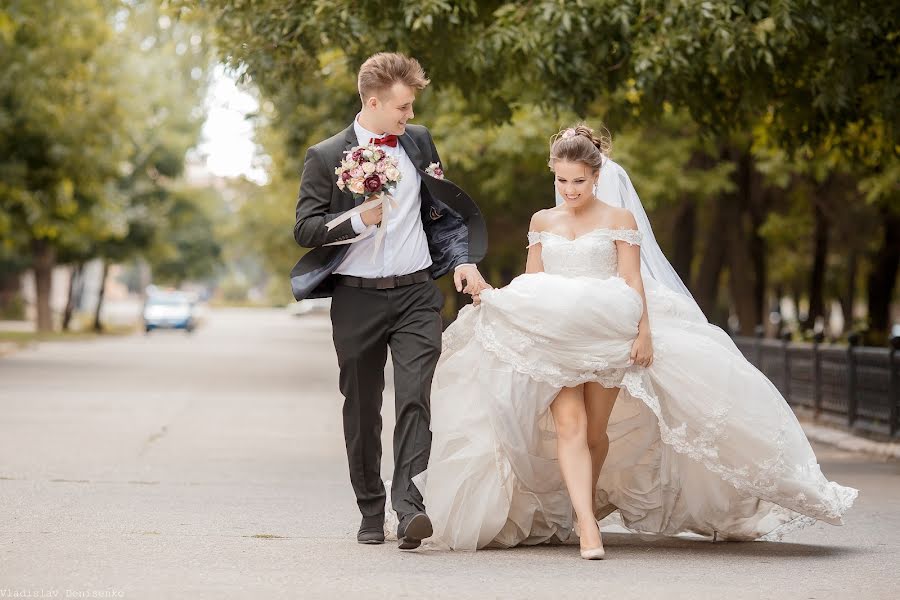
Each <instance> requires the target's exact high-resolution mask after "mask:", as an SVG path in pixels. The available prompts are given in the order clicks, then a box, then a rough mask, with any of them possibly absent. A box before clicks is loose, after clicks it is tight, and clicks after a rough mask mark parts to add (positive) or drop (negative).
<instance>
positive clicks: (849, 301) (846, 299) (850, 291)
mask: <svg viewBox="0 0 900 600" xmlns="http://www.w3.org/2000/svg"><path fill="white" fill-rule="evenodd" d="M858 271H859V253H858V252H857V251H856V250H851V251H850V255H849V256H848V257H847V279H846V280H845V284H844V296H843V297H842V298H841V313H842V315H843V317H844V331H842V332H841V333H844V332H847V331H850V330H851V329H853V301H854V300H855V299H856V276H857V273H858Z"/></svg>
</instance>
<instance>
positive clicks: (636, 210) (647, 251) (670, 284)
mask: <svg viewBox="0 0 900 600" xmlns="http://www.w3.org/2000/svg"><path fill="white" fill-rule="evenodd" d="M604 159H605V160H604V161H603V166H602V167H601V168H600V178H599V180H598V182H597V184H596V185H595V186H594V195H595V196H597V198H599V199H600V200H601V201H602V202H605V203H606V204H609V205H611V206H618V207H622V208H627V209H628V210H629V211H630V212H631V214H632V215H634V220H635V221H636V222H637V226H638V230H639V231H640V232H641V236H642V241H641V276H642V277H643V279H644V285H645V287H647V289H648V290H649V289H651V288H652V285H653V283H652V282H654V281H655V282H656V283H659V284H660V285H663V286H665V287H666V288H668V289H669V290H671V291H673V292H676V293H678V294H681V295H683V296H686V297H687V299H688V300H689V301H690V303H691V304H692V305H693V306H694V307H695V308H696V309H697V312H698V313H700V314H703V311H702V310H700V307H699V306H698V305H697V302H696V300H694V297H693V296H692V295H691V292H690V290H688V288H687V286H686V285H684V282H683V281H682V280H681V277H679V276H678V273H677V272H676V271H675V269H674V268H673V267H672V265H671V264H670V263H669V261H668V259H666V255H665V254H663V251H662V249H661V248H660V247H659V243H657V241H656V236H654V235H653V228H652V227H651V226H650V219H649V218H647V211H645V210H644V206H643V204H641V199H640V198H639V197H638V195H637V191H635V189H634V186H633V185H632V184H631V178H630V177H628V173H626V172H625V169H623V168H622V167H621V166H620V165H619V164H618V163H617V162H615V161H613V160H612V159H610V158H608V157H605V156H604ZM554 190H556V186H555V185H554ZM562 203H563V199H562V196H560V195H559V192H558V191H556V205H557V206H559V205H560V204H562ZM648 280H652V281H648Z"/></svg>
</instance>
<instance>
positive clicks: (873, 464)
mask: <svg viewBox="0 0 900 600" xmlns="http://www.w3.org/2000/svg"><path fill="white" fill-rule="evenodd" d="M336 381H337V373H336V360H335V358H334V352H333V349H332V347H331V338H330V325H329V322H328V320H327V318H326V317H323V316H307V317H302V318H291V317H288V316H287V315H285V314H283V313H282V312H281V311H267V310H246V311H217V312H214V313H213V314H212V316H211V320H210V322H209V324H208V326H207V327H206V328H205V329H203V330H201V331H199V332H197V333H196V334H194V335H193V336H187V335H185V334H181V333H172V334H166V333H160V334H155V335H151V336H149V337H144V336H135V337H132V338H118V337H117V338H111V339H101V340H96V341H84V342H57V343H45V344H42V345H41V346H40V347H39V348H37V349H29V350H25V351H22V352H19V353H16V354H14V355H13V356H10V357H7V358H4V359H0V597H4V594H5V597H10V596H12V595H13V594H15V593H18V594H19V595H20V596H19V597H22V596H23V595H24V594H26V593H27V594H31V597H40V596H39V595H40V594H43V595H44V597H53V596H52V594H54V593H55V594H56V596H55V597H60V598H65V597H67V591H68V597H125V598H174V597H192V598H194V597H196V598H232V597H234V598H237V597H240V598H245V597H276V598H277V597H284V598H320V597H321V598H333V597H341V598H357V597H360V598H362V597H365V598H380V597H419V598H421V597H427V598H461V597H465V598H560V597H564V598H577V597H584V598H598V597H604V598H616V599H630V598H641V599H645V598H662V597H665V598H691V599H698V598H722V597H728V598H779V599H781V598H800V599H808V598H816V599H823V600H824V599H829V600H830V599H832V598H845V597H848V596H851V595H852V597H854V598H859V599H869V598H896V597H898V596H897V595H896V594H895V593H892V592H891V590H892V589H894V588H895V587H897V586H898V583H900V575H898V572H897V568H896V567H897V563H898V548H900V544H898V541H897V537H898V533H900V463H896V462H883V461H879V460H876V459H871V458H869V457H866V456H859V455H851V454H847V453H844V452H840V451H835V450H831V449H829V448H827V447H817V451H818V453H819V457H820V460H821V462H822V463H823V468H824V470H825V473H826V474H827V475H828V476H829V477H831V478H834V479H836V480H838V481H840V482H841V483H844V484H848V485H853V486H856V487H858V488H860V489H861V490H862V494H861V497H860V500H859V501H858V503H857V506H856V507H855V509H854V510H853V511H852V512H851V513H850V514H849V516H848V519H847V521H848V523H847V525H846V526H845V527H831V526H828V525H817V526H814V527H811V528H809V529H807V530H805V531H802V532H800V533H798V534H795V535H794V536H793V537H791V538H790V539H789V541H788V542H782V543H760V542H757V543H745V544H723V543H717V544H712V543H709V542H698V541H690V540H684V539H661V540H660V539H656V540H647V539H641V538H640V537H638V536H632V535H628V534H624V533H618V534H616V533H610V534H607V535H606V536H605V541H606V546H607V549H608V557H609V559H608V560H605V561H601V562H587V561H582V560H580V559H578V558H576V549H575V548H574V547H565V546H557V547H539V548H521V549H513V550H503V551H499V550H497V551H485V552H480V553H477V554H462V553H460V554H453V553H439V552H416V553H401V552H400V551H398V550H397V549H396V548H395V547H394V546H393V545H390V544H386V545H384V546H359V545H358V544H356V543H355V537H354V534H355V531H356V526H357V524H358V517H357V512H356V508H355V504H354V501H353V496H352V492H351V489H350V485H349V480H348V476H347V469H346V462H345V457H344V449H343V439H342V436H341V433H340V431H341V428H340V406H341V399H340V397H339V395H338V393H337V383H336ZM391 393H392V392H391V390H390V388H389V389H388V390H387V392H386V398H387V401H386V402H385V405H386V411H385V415H386V427H385V430H386V431H385V433H386V440H388V442H387V443H386V445H385V450H386V452H385V454H386V456H385V462H386V464H388V463H389V461H390V452H389V449H390V443H389V438H388V436H389V435H390V427H389V426H387V423H389V422H391V420H392V418H393V417H392V411H391V410H390V408H389V407H390V403H391V402H392V400H391V397H392V396H391ZM385 472H386V473H387V472H388V471H387V470H386V471H385Z"/></svg>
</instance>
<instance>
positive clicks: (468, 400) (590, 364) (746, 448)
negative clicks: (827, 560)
mask: <svg viewBox="0 0 900 600" xmlns="http://www.w3.org/2000/svg"><path fill="white" fill-rule="evenodd" d="M608 153H609V147H608V143H607V140H605V139H599V138H598V137H597V136H596V135H595V133H594V132H593V130H591V129H590V128H589V127H587V126H585V125H579V126H576V127H573V128H568V129H565V130H563V131H562V132H560V133H559V134H557V135H556V136H554V139H553V141H552V144H551V149H550V162H549V164H550V167H551V168H552V170H553V171H554V173H555V179H556V190H557V202H559V203H560V204H559V205H558V206H557V207H555V208H551V209H548V210H542V211H540V212H538V213H537V214H535V215H534V217H533V218H532V221H531V227H530V229H531V231H529V233H528V260H527V266H526V273H525V274H523V275H520V276H519V277H517V278H516V279H514V280H513V281H512V282H511V283H510V284H509V285H508V286H506V287H504V288H500V289H486V290H484V291H482V292H481V294H480V297H478V298H476V305H471V306H467V307H465V308H463V309H462V310H461V311H460V313H459V317H458V318H457V320H456V321H455V322H454V323H453V324H452V325H451V326H450V327H449V328H448V329H447V331H446V332H445V334H444V342H443V346H444V348H443V353H442V355H441V358H440V362H439V363H438V366H437V371H436V373H435V376H434V383H433V388H432V397H431V408H432V418H431V428H432V432H433V440H432V448H431V457H430V460H429V466H428V470H427V471H425V472H423V473H422V474H421V475H419V476H418V477H417V478H416V479H415V480H414V481H415V483H416V485H417V486H418V487H419V489H420V490H422V491H423V495H424V499H425V505H426V506H427V507H428V514H429V516H430V517H431V520H432V522H433V524H434V537H432V539H431V541H432V543H433V544H436V545H438V546H442V547H448V548H451V549H455V550H475V549H477V548H483V547H486V546H499V547H509V546H514V545H517V544H538V543H541V542H545V541H548V540H551V539H552V540H566V539H568V538H569V537H570V536H571V535H572V533H573V529H574V530H575V531H576V532H577V534H578V535H579V537H580V543H581V556H582V557H583V558H588V559H591V558H602V557H603V555H604V550H603V545H602V542H601V536H600V530H599V526H598V523H597V519H603V518H604V517H607V516H614V515H613V513H617V514H618V517H620V519H621V523H622V524H624V526H625V527H627V528H628V529H630V530H632V531H635V532H647V533H657V534H666V535H675V534H678V533H688V532H690V533H695V534H701V535H705V536H711V537H713V538H715V539H727V540H753V539H758V538H762V537H763V536H767V539H777V537H776V536H780V535H781V534H783V533H784V532H786V531H787V530H792V529H794V528H798V527H801V526H804V525H808V524H810V523H813V522H815V521H816V520H821V521H825V522H827V523H831V524H834V525H839V524H841V522H842V521H841V516H842V514H843V513H844V512H845V511H846V510H847V509H848V508H849V507H850V506H851V504H852V503H853V501H854V499H855V498H856V495H857V491H856V490H855V489H851V488H847V487H842V486H840V485H838V484H836V483H833V482H830V481H828V480H827V479H825V477H824V476H823V475H822V472H821V470H820V469H819V465H818V464H817V462H816V457H815V455H814V454H813V451H812V448H811V447H810V445H809V442H808V441H807V439H806V437H805V436H804V434H803V431H802V429H801V428H800V425H799V424H798V422H797V419H796V418H795V416H794V414H793V412H792V411H791V409H790V408H789V407H788V405H787V403H786V402H785V401H784V399H783V398H782V396H781V394H780V393H779V392H778V390H777V389H776V388H775V386H773V385H772V383H771V382H770V381H769V380H768V379H766V377H765V376H764V375H763V374H761V373H760V372H759V371H758V370H757V369H756V368H754V367H753V366H752V365H751V364H750V363H749V362H748V361H747V360H745V359H744V357H743V356H742V355H741V353H740V351H739V350H738V349H737V348H736V347H735V345H734V343H733V342H732V340H731V339H730V338H729V337H728V335H727V334H726V333H724V332H723V331H722V330H721V329H719V328H718V327H715V326H714V325H711V324H709V323H708V322H707V320H706V318H705V317H704V315H703V313H702V312H701V310H700V309H699V307H698V306H697V304H696V303H695V302H694V300H693V298H692V297H691V295H690V293H689V292H688V290H687V288H685V287H684V284H683V283H682V282H681V280H680V279H679V277H678V275H677V274H676V273H675V271H674V270H673V269H672V267H671V265H670V264H669V263H668V261H666V259H665V257H664V256H663V254H662V252H661V251H660V249H659V246H658V245H657V244H656V240H655V238H654V236H653V232H652V230H651V228H650V223H649V221H648V220H647V216H646V213H645V212H644V209H643V207H642V206H641V203H640V200H639V199H638V197H637V194H636V193H635V191H634V188H633V187H632V185H631V181H630V180H629V178H628V175H627V174H626V173H625V171H624V170H623V169H622V168H621V167H620V166H619V165H617V164H616V163H614V162H613V161H611V160H609V159H608V158H606V156H607V155H608ZM560 197H561V201H560ZM573 512H574V515H573Z"/></svg>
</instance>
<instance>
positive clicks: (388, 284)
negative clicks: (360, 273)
mask: <svg viewBox="0 0 900 600" xmlns="http://www.w3.org/2000/svg"><path fill="white" fill-rule="evenodd" d="M335 277H336V278H337V284H338V285H348V286H350V287H357V288H366V289H371V290H390V289H393V288H398V287H403V286H405V285H412V284H414V283H425V282H426V281H428V280H429V279H431V273H429V271H428V269H422V270H421V271H416V272H415V273H409V274H408V275H391V276H390V277H376V278H374V279H369V278H368V277H353V276H352V275H336V276H335Z"/></svg>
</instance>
